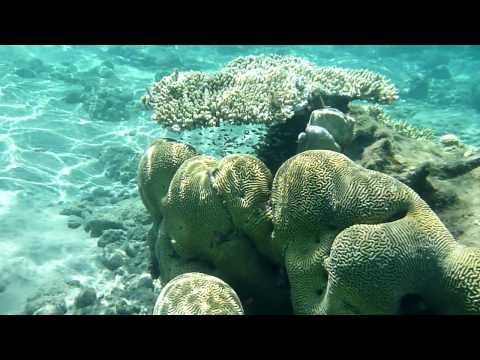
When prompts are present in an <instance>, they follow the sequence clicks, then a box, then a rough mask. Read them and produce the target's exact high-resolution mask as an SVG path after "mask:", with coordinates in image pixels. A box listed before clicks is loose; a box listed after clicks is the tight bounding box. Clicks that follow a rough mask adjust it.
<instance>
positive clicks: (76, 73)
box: [0, 45, 480, 314]
mask: <svg viewBox="0 0 480 360" xmlns="http://www.w3.org/2000/svg"><path fill="white" fill-rule="evenodd" d="M256 54H281V55H295V56H301V57H304V58H305V59H307V60H309V61H311V62H313V63H315V64H317V65H319V66H339V67H348V68H366V69H369V70H373V71H376V72H379V73H381V74H383V75H385V76H386V77H388V78H390V79H391V80H392V81H393V82H394V83H395V84H396V85H397V87H398V88H399V90H400V100H399V101H398V102H397V103H396V104H394V105H391V106H388V107H386V109H387V110H388V112H389V113H391V114H392V116H393V117H394V118H396V119H398V120H406V121H409V122H410V123H412V124H413V125H416V126H422V127H429V128H432V129H433V130H434V132H435V134H436V135H443V134H446V133H454V134H456V135H458V136H459V137H460V139H461V140H462V141H463V142H465V143H467V144H471V145H475V146H479V145H480V88H479V87H478V84H479V83H480V82H479V80H480V75H479V74H480V72H479V70H480V47H479V46H333V45H328V46H311V45H309V46H259V45H256V46H252V45H249V46H240V45H235V46H232V45H228V46H201V45H195V46H174V45H165V46H143V45H142V46H129V45H128V46H118V45H115V46H103V45H102V46H100V45H89V46H58V45H55V46H0V314H1V313H19V312H21V311H22V309H23V306H24V305H25V299H26V298H27V297H28V296H29V295H30V294H32V293H33V292H34V291H36V289H38V288H39V287H42V286H45V284H47V283H49V282H51V281H53V280H54V279H58V278H60V279H64V278H66V277H72V276H77V277H83V278H87V279H94V278H95V273H96V271H97V269H96V268H95V266H94V265H93V262H92V261H91V258H92V256H94V251H95V247H96V242H95V240H93V239H91V238H90V237H89V236H88V234H86V233H85V232H84V231H83V230H82V229H81V228H79V229H69V228H68V227H67V226H66V219H65V217H64V216H61V215H59V209H60V207H61V205H62V204H64V203H66V202H72V201H76V200H81V199H84V198H85V197H88V196H92V194H93V196H94V194H95V191H97V192H98V191H107V192H109V193H110V194H111V196H112V198H113V199H114V200H115V198H118V199H120V198H124V197H128V196H134V194H135V192H136V188H135V171H136V161H137V159H138V156H139V154H141V153H142V152H143V149H144V148H145V147H146V146H147V144H148V143H149V142H150V141H151V140H152V139H154V138H156V137H160V136H170V137H172V136H177V137H178V136H179V135H176V134H172V133H171V132H169V131H168V130H166V129H163V128H161V127H159V126H158V125H157V124H155V123H153V122H152V121H151V120H150V115H151V114H150V113H149V112H146V111H145V109H144V108H143V107H142V106H141V104H140V101H139V99H140V97H141V96H142V95H143V94H144V93H145V88H146V87H149V86H150V85H151V84H152V82H154V81H155V80H158V79H160V78H161V77H162V76H164V75H167V74H169V73H170V72H172V71H173V70H175V69H176V70H180V71H183V70H199V71H214V70H217V69H219V68H221V67H222V66H223V65H224V64H226V63H227V62H229V61H230V60H232V59H233V58H235V57H237V56H242V55H256ZM214 133H215V132H212V135H211V136H212V139H213V137H215V134H214ZM204 135H205V134H200V133H198V132H197V133H195V132H194V133H184V134H181V135H180V137H182V138H183V139H184V140H188V141H189V142H191V143H192V144H193V145H195V146H197V147H198V148H199V150H201V151H202V152H204V153H211V154H219V155H221V153H218V152H219V151H220V150H219V149H218V148H213V147H212V146H213V145H212V143H211V142H210V141H208V139H207V138H206V137H205V136H204ZM212 142H214V141H213V140H212ZM240 143H242V142H241V141H239V144H240ZM112 202H113V203H114V202H115V201H112ZM92 281H93V280H92Z"/></svg>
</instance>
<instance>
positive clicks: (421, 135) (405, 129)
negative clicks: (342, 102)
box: [367, 105, 434, 140]
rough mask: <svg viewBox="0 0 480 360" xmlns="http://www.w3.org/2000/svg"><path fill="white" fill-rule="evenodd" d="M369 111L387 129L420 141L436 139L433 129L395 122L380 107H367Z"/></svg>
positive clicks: (404, 122)
mask: <svg viewBox="0 0 480 360" xmlns="http://www.w3.org/2000/svg"><path fill="white" fill-rule="evenodd" d="M367 110H368V113H369V114H370V116H373V117H374V118H375V119H377V120H378V121H379V122H381V123H382V124H384V125H386V126H387V127H389V128H391V129H394V130H395V131H397V132H398V133H399V134H402V135H405V136H408V137H410V138H413V139H419V140H422V139H425V140H432V139H434V134H433V130H432V129H428V128H421V127H415V126H412V125H410V124H409V123H408V122H406V121H398V120H394V119H392V118H391V117H390V116H388V115H387V114H386V113H385V111H384V110H383V109H382V108H381V107H380V106H378V105H370V106H367Z"/></svg>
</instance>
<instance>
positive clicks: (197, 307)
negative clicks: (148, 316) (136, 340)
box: [153, 273, 243, 315]
mask: <svg viewBox="0 0 480 360" xmlns="http://www.w3.org/2000/svg"><path fill="white" fill-rule="evenodd" d="M153 314H154V315H243V308H242V304H241V302H240V299H239V298H238V295H237V294H236V293H235V291H234V290H233V289H232V288H231V287H230V286H229V285H228V284H227V283H225V282H224V281H222V280H221V279H219V278H217V277H214V276H210V275H207V274H202V273H186V274H182V275H179V276H177V277H175V278H174V279H172V280H171V281H169V282H168V284H166V285H165V286H164V287H163V289H162V291H161V293H160V295H159V296H158V299H157V302H156V304H155V307H154V309H153Z"/></svg>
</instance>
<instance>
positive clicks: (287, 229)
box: [272, 150, 480, 314]
mask: <svg viewBox="0 0 480 360" xmlns="http://www.w3.org/2000/svg"><path fill="white" fill-rule="evenodd" d="M272 209H273V221H274V233H273V236H272V238H273V246H274V254H275V257H276V258H277V260H282V259H283V261H284V263H285V267H286V270H287V273H288V277H289V281H290V288H291V298H292V303H293V307H294V311H295V313H297V314H341V313H355V314H392V313H405V312H434V313H479V312H480V250H479V249H472V248H466V247H463V246H461V245H459V244H458V243H456V241H455V240H454V239H453V237H452V236H451V235H450V233H449V232H448V230H447V229H446V228H445V226H444V225H443V224H442V223H441V222H440V220H439V219H438V217H437V216H436V215H435V214H434V213H433V211H432V210H431V209H430V208H429V207H428V205H427V204H426V203H425V202H424V201H423V200H422V199H421V198H420V197H419V196H418V195H417V194H416V193H415V192H414V191H413V190H411V189H410V188H408V187H407V186H406V185H404V184H402V183H400V182H399V181H397V180H395V179H393V178H391V177H390V176H388V175H385V174H382V173H378V172H375V171H370V170H366V169H364V168H362V167H360V166H359V165H356V164H355V163H354V162H353V161H351V160H349V159H348V158H347V157H346V156H344V155H342V154H339V153H336V152H332V151H322V150H314V151H306V152H304V153H301V154H299V155H297V156H294V157H293V158H291V159H289V160H288V161H286V162H285V163H284V164H283V165H282V166H281V167H280V169H279V170H278V172H277V174H276V176H275V179H274V183H273V190H272Z"/></svg>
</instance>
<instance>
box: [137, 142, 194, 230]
mask: <svg viewBox="0 0 480 360" xmlns="http://www.w3.org/2000/svg"><path fill="white" fill-rule="evenodd" d="M195 155H198V154H197V152H196V151H195V149H194V148H193V147H191V146H189V145H186V144H182V143H179V142H176V141H175V140H172V139H159V140H156V141H154V142H153V143H152V144H150V146H149V147H148V148H147V150H146V151H145V153H144V154H143V156H142V158H141V159H140V164H139V166H138V190H139V192H140V197H141V198H142V201H143V204H144V205H145V207H146V208H147V210H148V211H149V213H150V214H151V215H152V217H153V218H154V219H155V221H158V220H159V219H160V218H161V210H160V208H161V200H162V198H163V197H164V196H165V195H166V194H167V190H168V186H169V185H170V181H171V180H172V178H173V175H174V174H175V171H177V169H178V168H179V167H180V165H182V163H183V162H184V161H185V160H187V159H189V158H191V157H193V156H195Z"/></svg>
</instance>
